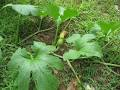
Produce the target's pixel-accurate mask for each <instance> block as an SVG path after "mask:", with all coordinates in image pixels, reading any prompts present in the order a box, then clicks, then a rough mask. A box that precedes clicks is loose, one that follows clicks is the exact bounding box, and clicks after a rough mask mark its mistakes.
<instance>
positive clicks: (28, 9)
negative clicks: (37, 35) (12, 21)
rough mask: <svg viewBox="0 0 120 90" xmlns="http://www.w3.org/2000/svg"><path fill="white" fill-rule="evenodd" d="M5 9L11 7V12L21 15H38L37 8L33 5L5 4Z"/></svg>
mask: <svg viewBox="0 0 120 90" xmlns="http://www.w3.org/2000/svg"><path fill="white" fill-rule="evenodd" d="M5 7H12V9H13V10H15V11H16V12H18V13H19V14H22V15H33V16H37V15H38V13H39V12H38V11H39V10H38V7H37V6H33V5H22V4H7V5H6V6H4V8H5Z"/></svg>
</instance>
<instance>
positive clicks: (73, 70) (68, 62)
mask: <svg viewBox="0 0 120 90" xmlns="http://www.w3.org/2000/svg"><path fill="white" fill-rule="evenodd" d="M66 61H67V64H68V65H69V67H70V68H71V70H72V72H73V73H74V75H75V77H76V79H77V81H78V83H79V84H81V81H80V79H79V77H78V76H77V73H76V71H75V69H74V68H73V66H72V65H71V63H70V61H69V60H66Z"/></svg>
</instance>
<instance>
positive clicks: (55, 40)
mask: <svg viewBox="0 0 120 90" xmlns="http://www.w3.org/2000/svg"><path fill="white" fill-rule="evenodd" d="M58 32H59V25H57V29H56V33H55V39H54V41H53V45H55V44H56V42H57V36H58Z"/></svg>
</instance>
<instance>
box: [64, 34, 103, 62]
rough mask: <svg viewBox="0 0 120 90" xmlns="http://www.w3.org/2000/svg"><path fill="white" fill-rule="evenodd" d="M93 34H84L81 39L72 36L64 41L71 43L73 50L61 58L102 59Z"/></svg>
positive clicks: (78, 36) (79, 36) (78, 35)
mask: <svg viewBox="0 0 120 90" xmlns="http://www.w3.org/2000/svg"><path fill="white" fill-rule="evenodd" d="M94 39H95V36H94V35H93V34H85V35H83V36H82V37H81V35H80V34H73V35H72V36H71V37H68V38H67V39H66V41H67V43H71V44H72V46H73V49H70V50H69V51H68V52H66V53H64V55H63V57H64V59H65V60H67V59H78V58H81V57H83V56H84V57H86V58H89V57H93V56H95V57H99V58H101V57H102V51H101V48H100V46H99V45H98V43H97V42H96V41H94Z"/></svg>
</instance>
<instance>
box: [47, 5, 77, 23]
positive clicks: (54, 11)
mask: <svg viewBox="0 0 120 90" xmlns="http://www.w3.org/2000/svg"><path fill="white" fill-rule="evenodd" d="M46 13H47V14H48V15H49V16H51V17H52V18H54V19H55V21H56V22H57V24H60V23H61V22H64V21H65V20H68V19H71V18H73V17H75V16H77V15H78V12H77V11H76V10H75V9H70V8H64V7H61V6H57V5H54V4H47V6H46Z"/></svg>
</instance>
